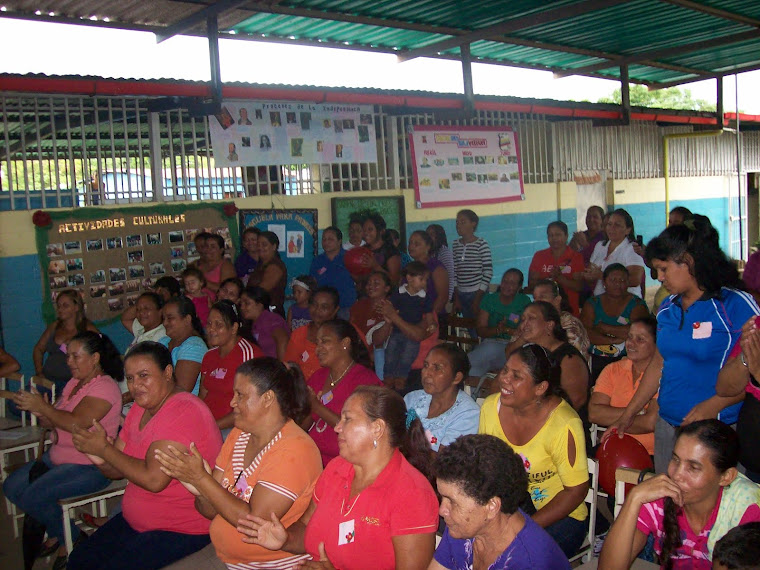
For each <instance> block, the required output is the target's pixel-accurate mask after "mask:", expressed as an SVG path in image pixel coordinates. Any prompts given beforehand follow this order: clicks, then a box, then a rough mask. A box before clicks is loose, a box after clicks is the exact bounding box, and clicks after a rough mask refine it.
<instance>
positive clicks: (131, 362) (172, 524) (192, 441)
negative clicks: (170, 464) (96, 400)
mask: <svg viewBox="0 0 760 570" xmlns="http://www.w3.org/2000/svg"><path fill="white" fill-rule="evenodd" d="M124 372H125V376H126V378H127V385H128V386H129V391H130V393H131V394H132V397H133V398H134V401H135V405H134V406H132V408H131V409H130V410H129V413H128V414H127V417H126V419H125V420H124V427H123V429H122V430H121V432H120V433H119V437H118V439H117V440H116V441H113V439H110V438H108V437H107V436H106V432H105V431H104V430H103V428H102V427H101V426H100V425H99V424H96V425H95V426H94V427H93V428H92V429H91V430H89V431H87V430H84V429H77V428H75V429H74V432H73V440H74V445H75V446H76V448H77V449H78V450H79V451H81V452H83V453H87V454H88V455H89V456H90V458H91V459H92V461H93V462H94V463H95V464H96V465H98V467H99V468H100V470H101V471H102V472H103V474H105V475H106V476H107V477H109V478H110V479H121V478H124V479H127V480H128V481H129V482H128V484H127V488H126V490H125V492H124V498H123V499H122V502H121V505H122V512H121V513H119V514H117V515H116V516H115V517H113V518H112V519H111V520H109V521H108V522H107V523H106V524H105V525H103V526H102V527H100V528H99V529H98V531H97V532H96V533H94V534H93V535H92V536H91V537H90V538H89V539H88V540H86V541H85V542H83V543H81V544H80V545H78V546H76V547H75V548H74V550H73V552H72V553H71V555H70V556H69V561H68V566H67V568H69V570H76V569H80V570H85V569H86V570H90V569H92V568H109V569H111V570H116V569H124V570H127V569H132V568H140V569H141V570H150V569H153V568H156V569H157V568H163V567H164V566H166V565H168V564H171V563H172V562H174V561H176V560H179V559H180V558H184V557H185V556H187V555H188V554H192V553H193V552H196V551H197V550H200V549H201V548H203V547H205V546H206V545H207V544H208V543H209V541H210V539H209V535H208V529H209V521H208V519H206V518H204V517H203V516H201V515H200V514H199V513H198V511H196V510H195V498H194V497H193V495H192V494H191V493H190V492H189V491H188V490H187V489H185V488H184V487H183V486H182V484H181V483H180V482H179V481H177V480H176V479H172V478H171V477H169V476H168V475H166V474H165V473H164V472H163V471H162V469H161V466H160V465H159V463H158V461H156V459H155V453H156V450H159V449H161V450H164V451H167V452H168V451H169V450H170V449H177V450H179V451H180V452H181V453H190V452H194V453H196V454H197V455H198V457H199V460H200V461H202V460H206V461H213V460H214V458H215V457H216V456H217V454H218V453H219V450H220V449H221V447H222V437H221V434H220V433H219V429H218V428H217V427H216V423H215V422H214V418H213V416H212V415H211V412H210V411H209V409H208V407H207V406H206V405H205V404H204V403H203V402H202V401H201V400H200V399H199V398H198V397H197V396H193V395H192V394H190V393H189V392H186V391H185V390H183V389H182V388H180V387H178V386H177V385H176V383H175V381H174V369H173V367H172V357H171V353H170V352H169V349H168V348H166V347H165V346H164V345H162V344H159V343H157V342H152V341H146V342H141V343H140V344H138V345H136V346H134V347H132V349H131V350H130V351H129V352H128V353H127V355H126V357H125V359H124Z"/></svg>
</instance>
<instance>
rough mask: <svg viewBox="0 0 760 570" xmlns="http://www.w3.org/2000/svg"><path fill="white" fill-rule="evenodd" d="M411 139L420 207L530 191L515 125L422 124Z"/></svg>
mask: <svg viewBox="0 0 760 570" xmlns="http://www.w3.org/2000/svg"><path fill="white" fill-rule="evenodd" d="M409 141H410V147H411V153H412V162H413V163H414V169H413V173H414V191H415V197H416V205H417V207H418V208H432V207H441V206H463V205H467V204H489V203H497V202H507V201H510V200H522V199H524V197H525V190H524V188H523V180H522V167H521V162H520V146H519V140H518V137H517V133H515V132H514V131H513V130H512V129H511V128H509V127H461V128H460V127H456V126H433V125H416V126H415V127H414V131H413V132H412V133H410V135H409Z"/></svg>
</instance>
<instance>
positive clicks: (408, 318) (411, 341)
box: [375, 261, 435, 391]
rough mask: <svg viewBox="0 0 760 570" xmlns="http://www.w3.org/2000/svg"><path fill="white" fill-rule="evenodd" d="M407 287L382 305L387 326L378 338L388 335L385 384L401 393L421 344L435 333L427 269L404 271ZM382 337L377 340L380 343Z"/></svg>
mask: <svg viewBox="0 0 760 570" xmlns="http://www.w3.org/2000/svg"><path fill="white" fill-rule="evenodd" d="M404 273H405V275H406V283H405V284H403V285H402V286H401V287H399V288H398V290H397V291H395V292H393V293H392V294H391V298H390V300H385V301H383V302H382V311H383V317H384V319H385V325H384V326H383V328H382V329H381V330H380V331H378V334H379V335H382V336H385V335H389V336H387V337H386V338H388V344H387V346H386V349H385V353H386V355H388V358H386V359H385V368H384V371H383V381H384V382H385V384H386V386H388V387H391V388H394V389H396V390H399V391H402V390H403V388H404V385H405V384H406V377H407V376H408V375H409V370H411V367H412V363H413V362H414V360H415V358H417V353H418V352H419V350H420V342H422V341H423V340H424V339H425V338H427V337H428V336H430V334H431V333H433V332H434V331H435V320H434V318H433V303H432V301H431V300H430V297H428V296H427V293H426V292H425V289H426V287H427V278H428V274H429V270H428V268H427V267H426V266H425V264H424V263H421V262H419V261H412V262H411V263H409V265H407V266H406V268H405V269H404ZM382 336H380V337H376V339H375V342H378V340H379V339H380V338H382Z"/></svg>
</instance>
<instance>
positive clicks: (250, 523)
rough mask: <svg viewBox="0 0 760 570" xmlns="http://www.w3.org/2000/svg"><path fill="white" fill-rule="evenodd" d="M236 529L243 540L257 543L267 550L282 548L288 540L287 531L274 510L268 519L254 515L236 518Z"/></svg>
mask: <svg viewBox="0 0 760 570" xmlns="http://www.w3.org/2000/svg"><path fill="white" fill-rule="evenodd" d="M237 531H238V532H239V533H240V534H242V535H243V537H242V541H243V542H247V543H248V544H258V545H259V546H263V547H264V548H266V549H268V550H282V547H283V546H285V542H287V540H288V531H287V530H286V529H285V527H284V526H282V523H281V522H280V519H278V518H277V515H275V514H274V512H272V513H271V514H270V517H269V520H266V519H262V518H261V517H257V516H256V515H250V514H249V515H245V518H242V519H238V524H237Z"/></svg>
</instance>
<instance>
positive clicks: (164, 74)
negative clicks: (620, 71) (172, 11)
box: [0, 18, 760, 114]
mask: <svg viewBox="0 0 760 570" xmlns="http://www.w3.org/2000/svg"><path fill="white" fill-rule="evenodd" d="M34 38H44V41H35V39H34ZM19 46H23V48H20V47H19ZM219 51H220V58H221V70H222V81H223V82H225V81H226V82H232V81H241V82H250V83H282V84H291V85H317V86H324V87H370V88H382V89H411V90H421V91H433V92H443V93H462V92H463V85H462V71H461V65H460V64H459V63H457V62H454V61H444V60H437V59H430V58H418V59H415V60H412V61H409V62H405V63H398V62H397V59H396V57H395V56H394V55H392V54H377V53H370V52H360V51H354V50H340V49H333V48H320V47H306V46H297V45H285V44H275V43H265V42H253V41H243V40H227V39H222V40H220V44H219ZM0 53H3V54H4V57H2V58H0V73H46V74H50V75H96V76H103V77H113V78H142V79H155V78H173V79H185V80H200V81H208V80H209V78H210V72H209V65H208V61H209V58H208V42H207V41H206V40H205V39H203V38H194V37H185V36H177V37H174V38H171V39H169V40H167V41H165V42H163V43H161V44H157V43H156V39H155V36H154V35H153V34H150V33H145V32H131V31H125V30H114V29H104V28H95V27H90V26H73V25H63V24H52V23H46V22H31V21H25V20H15V19H4V18H0ZM8 54H13V55H12V56H8ZM472 72H473V85H474V90H475V93H476V94H481V95H503V96H515V97H532V98H540V99H557V100H574V101H592V102H593V101H596V100H598V99H599V98H600V97H604V96H606V95H609V94H610V93H611V92H612V91H613V90H614V89H615V88H617V87H618V85H619V84H618V83H617V82H615V81H609V80H605V79H595V78H589V77H577V76H573V77H566V78H563V79H554V77H553V75H552V73H551V72H547V71H538V70H527V69H519V68H513V67H505V66H497V65H488V64H482V63H473V65H472ZM684 88H686V89H689V90H691V92H692V95H693V97H694V98H696V99H704V100H706V101H709V102H713V103H714V102H715V101H716V98H717V96H716V87H715V80H707V81H702V82H698V83H692V84H689V85H685V86H684ZM723 88H724V107H725V110H726V111H733V110H734V109H735V108H736V105H735V93H736V91H735V87H734V76H730V77H726V78H725V79H724V80H723ZM759 90H760V71H754V72H749V73H744V74H741V75H740V76H739V95H740V97H739V108H740V109H742V110H743V111H744V112H745V113H751V114H760V98H759V97H756V96H753V94H755V93H757V92H758V91H759Z"/></svg>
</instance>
